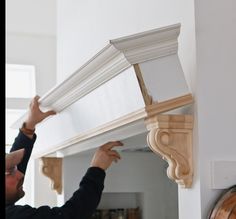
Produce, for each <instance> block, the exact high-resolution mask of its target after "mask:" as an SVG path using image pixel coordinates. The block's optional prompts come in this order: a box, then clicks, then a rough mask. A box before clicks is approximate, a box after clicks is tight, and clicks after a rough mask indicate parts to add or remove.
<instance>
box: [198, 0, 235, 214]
mask: <svg viewBox="0 0 236 219" xmlns="http://www.w3.org/2000/svg"><path fill="white" fill-rule="evenodd" d="M195 6H196V9H195V14H196V42H197V80H196V85H197V90H196V98H197V99H196V100H197V112H198V115H197V116H198V117H197V118H198V132H199V136H198V137H199V139H198V141H199V168H200V173H199V175H200V188H201V193H200V195H201V208H202V210H201V212H202V215H201V218H206V215H207V213H208V211H209V209H210V208H211V207H212V204H213V202H214V201H215V199H216V198H217V196H218V195H219V193H220V192H221V190H214V189H211V171H210V170H211V169H210V164H211V161H214V160H225V161H233V160H234V161H235V160H236V147H235V135H236V129H235V124H236V101H235V94H236V86H235V82H236V62H235V61H236V55H235V51H236V43H235V39H236V28H235V22H236V13H235V11H236V2H235V1H234V0H226V1H204V0H198V1H195ZM232 174H233V173H232ZM235 183H236V182H235Z"/></svg>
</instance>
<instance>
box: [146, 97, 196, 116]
mask: <svg viewBox="0 0 236 219" xmlns="http://www.w3.org/2000/svg"><path fill="white" fill-rule="evenodd" d="M192 103H193V96H192V94H187V95H184V96H181V97H176V98H173V99H170V100H166V101H163V102H161V103H153V104H152V105H149V106H146V112H147V114H148V117H151V116H154V115H157V114H159V113H163V112H167V111H170V110H173V109H176V108H179V107H182V106H186V105H189V104H192Z"/></svg>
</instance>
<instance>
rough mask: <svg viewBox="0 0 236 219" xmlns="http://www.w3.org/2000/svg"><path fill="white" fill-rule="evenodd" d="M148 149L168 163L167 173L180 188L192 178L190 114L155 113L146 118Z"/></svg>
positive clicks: (184, 186)
mask: <svg viewBox="0 0 236 219" xmlns="http://www.w3.org/2000/svg"><path fill="white" fill-rule="evenodd" d="M146 124H147V129H148V130H149V133H148V136H147V142H148V145H149V147H150V149H151V150H152V151H153V152H154V153H156V154H158V155H160V156H161V157H162V158H163V159H164V160H166V161H167V162H168V164H169V167H168V169H167V175H168V177H169V178H170V179H172V180H174V181H175V182H176V183H178V184H179V185H180V186H181V187H182V188H190V187H191V185H192V178H193V161H192V129H193V117H192V116H191V115H156V116H153V117H150V118H148V119H146Z"/></svg>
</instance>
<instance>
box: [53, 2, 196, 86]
mask: <svg viewBox="0 0 236 219" xmlns="http://www.w3.org/2000/svg"><path fill="white" fill-rule="evenodd" d="M193 10H194V8H193V1H189V0H181V1H171V0H167V1H166V0H165V1H164V0H150V1H148V3H147V2H146V1H144V0H140V1H138V2H137V1H135V0H128V1H127V0H121V1H109V0H99V1H98V0H95V1H94V0H88V1H73V0H70V1H65V0H64V1H63V0H61V1H58V12H57V13H58V23H57V24H58V26H57V33H58V34H57V37H58V43H57V49H58V53H57V58H58V59H57V60H58V63H57V67H58V75H57V76H58V81H62V80H63V79H65V78H66V77H67V76H68V75H70V74H72V73H73V72H74V71H75V70H77V69H78V68H79V67H80V66H81V65H83V64H84V63H85V62H86V61H88V60H89V59H90V58H91V57H92V56H94V55H95V54H96V53H97V52H98V51H100V50H101V49H102V48H103V47H104V46H105V45H107V44H108V41H109V40H111V39H115V38H118V37H123V36H126V35H130V34H135V33H138V32H142V31H146V30H150V29H154V28H158V27H163V26H167V25H171V24H174V23H179V22H180V23H181V24H182V27H181V34H180V35H181V36H180V38H179V39H180V47H181V51H180V56H181V59H182V60H184V72H185V73H186V74H187V75H188V74H192V71H193V69H194V68H193V64H194V62H195V61H194V49H195V43H194V13H193ZM183 57H184V59H183ZM185 58H186V61H185ZM188 80H189V83H190V82H191V77H190V76H188Z"/></svg>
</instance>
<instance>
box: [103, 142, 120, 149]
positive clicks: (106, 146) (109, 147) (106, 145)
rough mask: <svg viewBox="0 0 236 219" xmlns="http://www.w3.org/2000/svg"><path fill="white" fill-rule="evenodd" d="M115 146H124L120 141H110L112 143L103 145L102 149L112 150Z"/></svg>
mask: <svg viewBox="0 0 236 219" xmlns="http://www.w3.org/2000/svg"><path fill="white" fill-rule="evenodd" d="M115 146H123V143H122V142H120V141H110V142H107V143H106V144H104V145H102V146H101V148H102V149H104V150H110V149H112V148H113V147H115Z"/></svg>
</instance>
